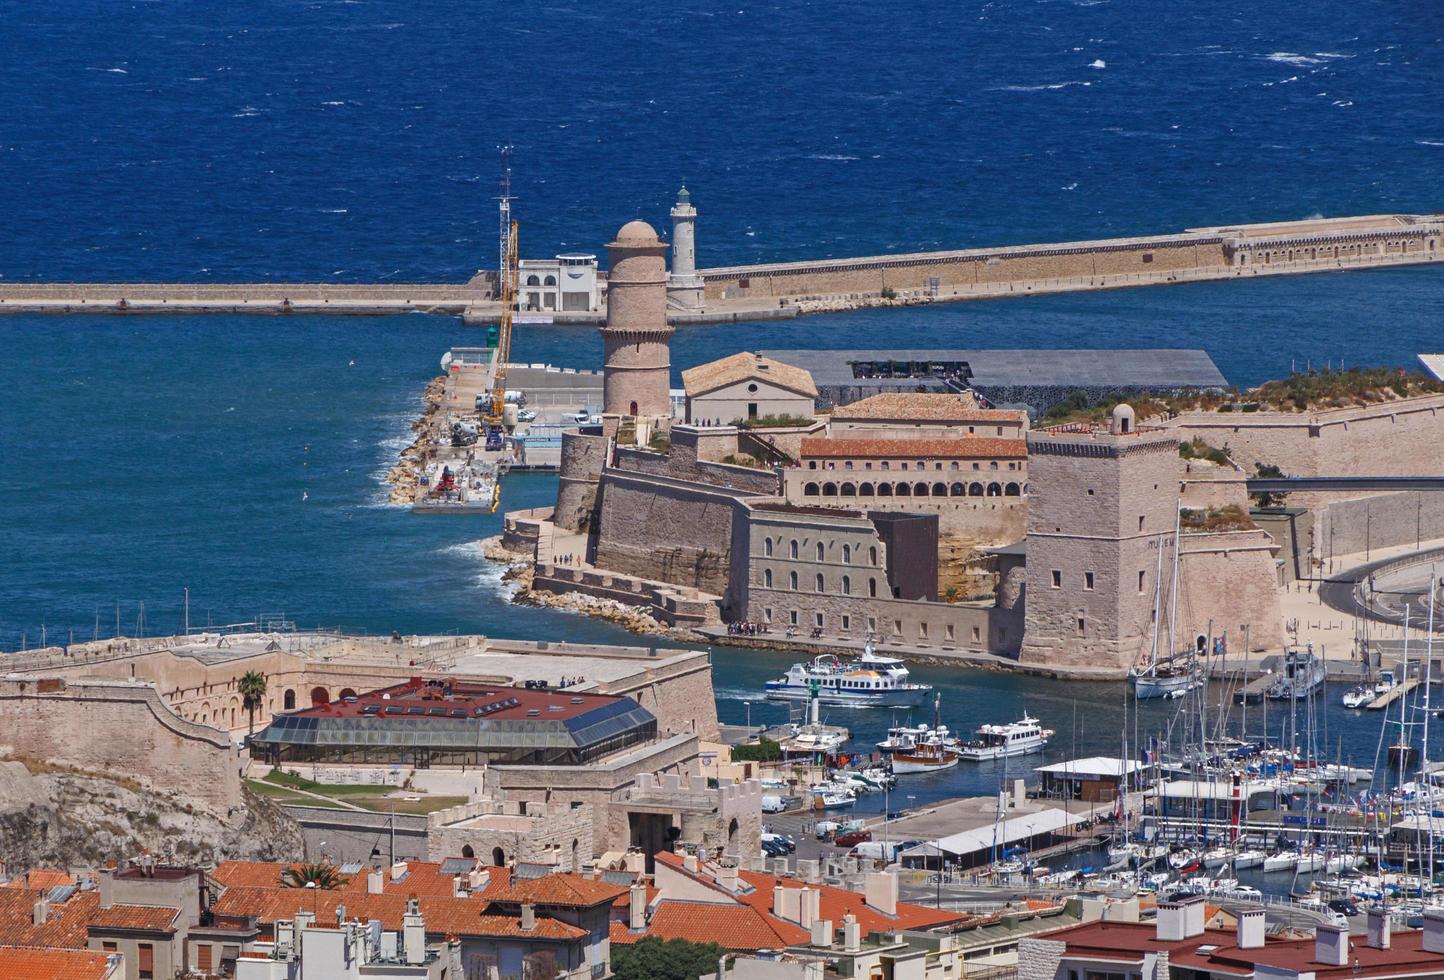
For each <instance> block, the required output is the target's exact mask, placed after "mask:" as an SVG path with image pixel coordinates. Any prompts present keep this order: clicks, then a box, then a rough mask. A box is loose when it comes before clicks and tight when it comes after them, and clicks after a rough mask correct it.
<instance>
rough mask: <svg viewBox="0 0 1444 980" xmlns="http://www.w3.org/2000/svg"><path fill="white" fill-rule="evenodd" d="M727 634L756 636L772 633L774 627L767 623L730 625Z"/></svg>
mask: <svg viewBox="0 0 1444 980" xmlns="http://www.w3.org/2000/svg"><path fill="white" fill-rule="evenodd" d="M727 632H728V633H729V634H730V635H732V636H756V635H757V634H759V633H770V632H772V627H770V626H768V625H767V624H766V623H748V622H742V623H728V624H727Z"/></svg>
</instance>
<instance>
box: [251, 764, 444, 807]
mask: <svg viewBox="0 0 1444 980" xmlns="http://www.w3.org/2000/svg"><path fill="white" fill-rule="evenodd" d="M246 782H247V784H249V785H250V787H251V788H252V789H254V790H255V791H256V792H257V793H260V794H261V795H262V796H266V797H269V798H270V799H272V800H275V801H276V802H277V803H290V804H294V805H296V806H319V807H325V806H327V804H326V803H325V802H323V801H321V800H318V799H316V797H315V796H307V795H305V794H307V793H315V794H316V795H317V796H328V797H331V798H332V799H334V800H338V801H343V802H345V803H349V804H350V805H351V806H359V807H363V808H365V809H367V810H375V811H376V812H378V813H390V812H392V810H395V812H397V813H410V814H426V813H432V812H434V811H436V810H444V809H446V808H447V807H452V806H460V805H461V804H462V803H465V802H466V797H464V796H430V795H428V794H426V793H417V792H414V791H412V790H405V791H402V790H399V789H398V788H397V787H395V786H376V785H355V786H332V785H330V784H328V783H318V782H314V781H313V780H310V779H306V778H305V777H303V776H297V775H292V774H291V773H288V772H283V771H281V770H275V771H274V772H271V773H270V774H269V775H267V776H266V777H265V779H261V780H256V779H248V780H246ZM296 790H301V791H302V792H296ZM398 792H405V794H406V795H407V796H419V797H420V799H417V800H403V799H400V798H399V797H397V798H392V797H390V796H389V794H391V793H398ZM335 809H342V807H341V806H340V805H339V804H338V805H337V806H336V807H335Z"/></svg>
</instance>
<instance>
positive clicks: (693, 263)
mask: <svg viewBox="0 0 1444 980" xmlns="http://www.w3.org/2000/svg"><path fill="white" fill-rule="evenodd" d="M667 305H668V306H670V307H671V308H672V309H674V310H678V311H681V312H686V313H700V312H701V311H702V307H703V305H704V301H703V295H702V277H701V276H699V275H697V209H696V208H694V207H693V206H692V195H690V194H688V193H687V188H685V187H683V188H682V189H681V190H680V191H678V192H677V203H676V204H675V205H673V207H672V274H671V275H670V276H668V277H667Z"/></svg>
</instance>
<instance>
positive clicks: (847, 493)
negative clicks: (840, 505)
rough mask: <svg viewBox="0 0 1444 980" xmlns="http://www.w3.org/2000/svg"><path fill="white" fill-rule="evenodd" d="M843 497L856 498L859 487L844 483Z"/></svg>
mask: <svg viewBox="0 0 1444 980" xmlns="http://www.w3.org/2000/svg"><path fill="white" fill-rule="evenodd" d="M842 495H843V496H844V497H856V496H857V487H855V486H853V485H852V484H851V483H844V484H843V485H842Z"/></svg>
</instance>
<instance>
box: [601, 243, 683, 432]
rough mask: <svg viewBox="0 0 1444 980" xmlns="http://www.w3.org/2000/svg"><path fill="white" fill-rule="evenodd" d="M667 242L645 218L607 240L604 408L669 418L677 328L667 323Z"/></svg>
mask: <svg viewBox="0 0 1444 980" xmlns="http://www.w3.org/2000/svg"><path fill="white" fill-rule="evenodd" d="M666 256H667V246H666V245H664V244H663V243H662V241H661V240H660V239H659V238H657V233H656V231H654V230H653V229H652V226H651V225H649V224H647V223H646V222H645V221H629V222H627V223H626V224H625V225H623V226H622V229H621V231H619V232H617V238H616V240H615V241H613V242H611V243H610V244H609V245H607V265H608V270H607V322H606V325H605V326H603V327H602V346H603V351H604V358H605V370H604V373H603V380H602V413H603V414H605V415H614V416H617V415H625V416H632V417H636V418H662V419H665V418H669V417H670V416H671V414H672V404H671V401H670V400H669V398H668V396H667V392H668V389H669V388H670V387H671V379H672V350H671V341H672V328H671V327H670V326H668V325H667V259H666Z"/></svg>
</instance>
